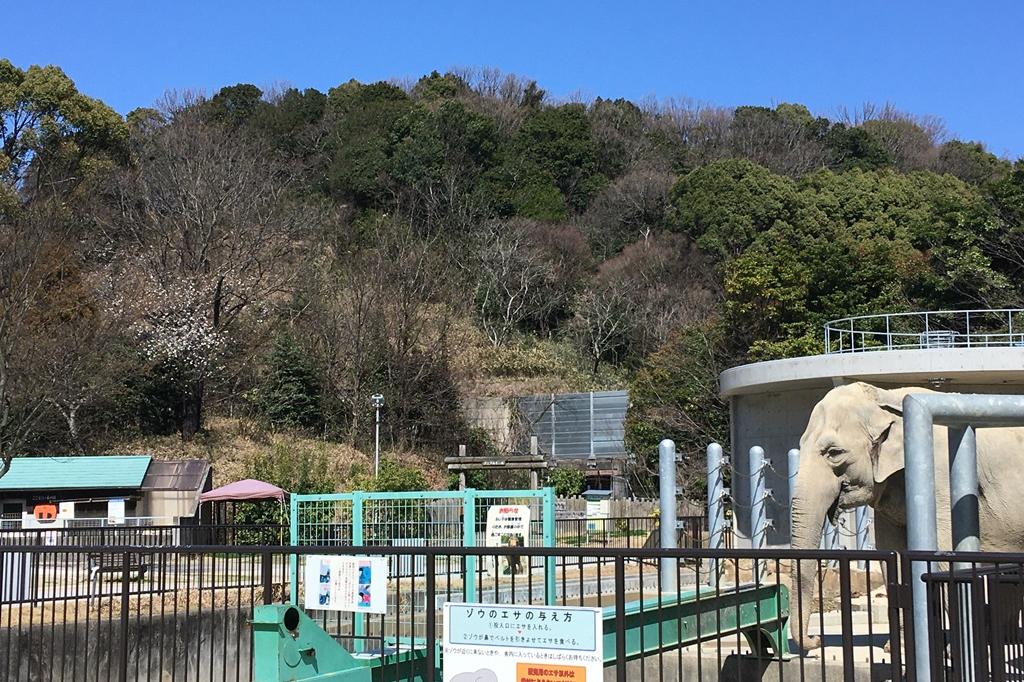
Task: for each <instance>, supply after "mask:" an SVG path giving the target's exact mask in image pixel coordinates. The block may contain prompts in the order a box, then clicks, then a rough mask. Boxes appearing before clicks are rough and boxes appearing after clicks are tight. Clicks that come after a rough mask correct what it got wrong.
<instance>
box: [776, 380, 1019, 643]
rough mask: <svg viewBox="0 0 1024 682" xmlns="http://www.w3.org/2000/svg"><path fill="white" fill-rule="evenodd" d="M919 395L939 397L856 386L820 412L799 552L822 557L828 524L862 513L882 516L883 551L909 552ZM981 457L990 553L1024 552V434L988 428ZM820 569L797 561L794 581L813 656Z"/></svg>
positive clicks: (795, 514) (939, 476) (944, 479)
mask: <svg viewBox="0 0 1024 682" xmlns="http://www.w3.org/2000/svg"><path fill="white" fill-rule="evenodd" d="M916 392H920V393H932V392H933V391H929V390H928V389H925V388H917V387H911V388H898V389H890V390H886V389H881V388H878V387H875V386H872V385H870V384H866V383H862V382H856V383H851V384H847V385H844V386H839V387H836V388H833V389H832V390H831V391H829V392H828V393H827V394H826V395H825V397H824V398H822V399H821V400H820V401H819V402H818V404H817V405H815V407H814V409H813V410H812V411H811V416H810V419H809V420H808V423H807V428H806V430H805V431H804V433H803V436H801V438H800V469H799V471H798V473H797V476H796V485H795V489H794V491H793V502H792V509H791V517H790V518H791V528H792V547H793V548H794V549H817V548H818V546H819V542H820V541H821V533H822V524H823V522H824V520H825V518H826V516H828V517H829V518H830V519H832V520H833V521H835V519H836V514H837V513H838V512H839V510H847V509H853V508H855V507H858V506H861V505H870V506H871V507H872V508H873V509H874V513H875V521H874V530H875V544H876V546H877V547H878V549H888V550H900V549H906V545H907V521H906V519H907V516H906V492H905V477H904V457H903V398H904V397H905V396H906V395H907V394H909V393H916ZM934 438H935V485H936V490H935V499H936V515H937V519H936V520H937V524H938V534H939V549H944V550H949V549H951V548H952V532H951V528H950V511H949V464H948V462H949V452H948V440H947V429H946V428H945V427H942V426H936V427H935V429H934ZM977 448H978V489H979V490H978V493H979V500H978V513H979V521H980V530H981V549H982V551H993V552H1002V551H1006V552H1015V551H1022V550H1024V505H1021V504H1020V495H1021V492H1020V491H1021V490H1024V466H1021V461H1022V459H1021V458H1022V457H1024V428H1020V427H1000V428H985V429H979V430H978V432H977ZM798 566H799V569H800V570H799V572H798V571H797V568H798ZM817 568H818V565H817V562H816V561H815V560H813V559H812V560H800V561H794V562H793V576H794V581H797V582H798V583H799V585H798V586H797V590H798V592H797V609H796V610H797V611H798V614H797V617H796V618H792V619H790V632H791V635H792V637H793V640H794V641H795V642H796V643H797V645H798V646H799V647H800V648H801V650H803V651H809V650H812V649H816V648H818V647H819V646H821V641H820V638H819V637H816V636H810V635H808V634H807V628H808V624H809V621H810V615H811V614H810V606H811V599H812V595H813V589H814V587H815V584H816V575H817ZM797 576H799V580H797Z"/></svg>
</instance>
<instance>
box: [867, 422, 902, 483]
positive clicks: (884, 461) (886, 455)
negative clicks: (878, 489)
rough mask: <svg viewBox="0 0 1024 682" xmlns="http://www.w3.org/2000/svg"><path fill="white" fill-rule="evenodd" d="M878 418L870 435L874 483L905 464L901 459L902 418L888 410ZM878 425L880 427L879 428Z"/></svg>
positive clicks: (879, 481)
mask: <svg viewBox="0 0 1024 682" xmlns="http://www.w3.org/2000/svg"><path fill="white" fill-rule="evenodd" d="M880 412H881V415H883V416H884V417H885V419H884V420H881V419H880V420H879V421H878V422H877V425H876V426H875V428H874V429H873V431H874V434H873V435H872V436H871V459H872V465H873V468H874V477H875V482H876V483H881V482H882V481H884V480H886V479H887V478H889V477H890V476H892V475H893V474H895V473H896V472H897V471H900V470H902V469H903V467H904V466H905V463H904V460H903V419H902V418H901V417H894V416H893V415H892V414H890V413H889V412H888V411H880ZM879 427H880V428H879Z"/></svg>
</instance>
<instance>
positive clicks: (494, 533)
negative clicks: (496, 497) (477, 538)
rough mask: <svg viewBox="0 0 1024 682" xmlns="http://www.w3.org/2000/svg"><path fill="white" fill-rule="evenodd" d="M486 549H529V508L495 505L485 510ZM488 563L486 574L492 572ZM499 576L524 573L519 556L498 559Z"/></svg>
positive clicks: (525, 567)
mask: <svg viewBox="0 0 1024 682" xmlns="http://www.w3.org/2000/svg"><path fill="white" fill-rule="evenodd" d="M484 544H485V546H487V547H529V546H530V508H529V507H528V506H526V505H522V504H496V505H493V506H491V507H489V508H488V509H487V538H486V540H485V542H484ZM487 563H488V572H489V573H491V572H493V571H492V569H493V567H494V565H495V564H494V563H493V562H487ZM497 567H498V572H499V573H500V574H501V575H517V574H519V573H524V572H526V570H527V568H528V566H525V565H524V561H523V558H522V557H521V556H516V555H512V556H503V557H500V558H499V559H498V563H497Z"/></svg>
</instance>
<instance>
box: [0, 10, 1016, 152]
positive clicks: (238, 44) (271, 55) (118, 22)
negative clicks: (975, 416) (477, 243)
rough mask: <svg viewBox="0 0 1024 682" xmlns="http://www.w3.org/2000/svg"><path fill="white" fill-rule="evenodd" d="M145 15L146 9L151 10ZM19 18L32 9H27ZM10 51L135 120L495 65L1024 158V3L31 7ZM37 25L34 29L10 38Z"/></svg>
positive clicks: (564, 81)
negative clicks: (276, 91) (164, 98)
mask: <svg viewBox="0 0 1024 682" xmlns="http://www.w3.org/2000/svg"><path fill="white" fill-rule="evenodd" d="M144 5H146V6H144ZM19 15H20V16H19ZM3 16H4V18H5V22H4V23H6V24H7V26H8V29H6V30H4V31H3V35H4V38H3V42H2V43H0V56H3V57H7V58H9V59H11V60H12V61H13V62H14V63H15V64H17V65H19V66H22V67H24V66H28V65H29V64H44V63H46V64H51V63H52V64H57V65H59V66H61V67H62V68H64V70H65V71H67V72H68V74H69V75H70V76H71V77H72V78H73V79H74V80H75V81H76V83H77V84H78V86H79V88H80V89H81V90H83V91H84V92H86V93H88V94H90V95H93V96H95V97H99V98H100V99H102V100H104V101H105V102H107V103H108V104H110V105H112V106H113V107H114V108H116V109H118V110H119V111H121V112H122V113H124V112H127V111H129V110H131V109H133V108H135V107H137V106H146V105H149V104H152V103H153V102H154V100H156V99H157V98H158V97H159V96H160V95H161V94H162V93H163V92H164V91H165V90H167V89H171V88H176V89H188V88H200V89H205V90H208V91H210V90H216V89H217V88H219V87H221V86H223V85H231V84H234V83H238V82H251V83H255V84H257V85H268V84H272V83H275V82H286V83H289V84H291V85H295V86H298V87H316V88H319V89H321V90H326V89H328V88H330V87H331V86H333V85H336V84H338V83H341V82H344V81H346V80H348V79H349V78H357V79H359V80H362V81H373V80H379V79H387V78H391V77H415V76H419V75H422V74H424V73H427V72H429V71H430V70H432V69H438V70H442V71H443V70H444V69H446V68H450V67H453V66H489V67H497V68H500V69H501V70H503V71H506V72H512V73H517V74H520V75H523V76H529V77H531V78H535V79H536V80H537V81H538V82H539V83H540V85H541V86H542V87H544V88H546V89H547V90H548V91H549V92H550V93H551V94H552V95H554V96H556V97H566V96H569V95H571V94H573V93H580V94H582V95H584V96H587V97H593V96H598V95H600V96H604V97H626V98H630V99H638V98H641V97H644V96H648V95H655V96H658V97H689V98H693V99H696V100H700V101H705V102H709V103H713V104H719V105H728V106H734V105H738V104H762V105H770V104H773V103H778V102H784V101H787V102H802V103H804V104H806V105H808V106H809V107H810V108H811V110H812V111H814V112H815V113H818V114H823V115H834V114H835V112H836V111H837V109H838V107H840V106H843V105H846V106H849V107H855V106H858V105H859V104H861V103H863V102H866V101H871V102H876V103H885V102H892V103H893V104H895V105H896V106H897V107H899V108H901V109H903V110H906V111H910V112H913V113H916V114H932V115H936V116H939V117H941V118H942V119H943V120H944V121H945V122H946V125H947V127H948V128H949V130H950V132H951V133H952V134H953V135H955V136H956V137H959V138H961V139H970V140H980V141H982V142H985V143H986V145H987V146H988V147H989V149H990V150H991V151H993V152H995V153H997V154H1000V155H1004V156H1008V157H1011V158H1016V157H1019V156H1024V125H1021V121H1022V113H1024V76H1022V73H1024V72H1022V66H1024V52H1022V50H1021V36H1022V35H1024V2H1020V1H1016V0H1014V1H1010V0H1006V1H991V2H950V1H945V0H932V1H931V2H917V1H916V0H915V1H904V0H887V1H885V2H882V1H877V0H865V1H859V2H850V1H849V0H847V1H846V2H837V1H836V2H834V1H831V0H818V1H817V2H804V1H802V0H800V1H787V0H777V1H776V2H767V1H765V0H761V1H760V2H747V1H745V0H736V1H732V2H730V1H728V0H717V1H714V2H683V1H679V2H637V1H635V0H634V2H616V3H611V2H608V3H603V2H600V0H591V2H575V1H568V0H563V1H558V0H549V1H548V2H533V1H530V0H516V1H514V2H503V3H499V2H486V1H485V0H477V1H476V2H461V1H459V2H443V1H441V0H435V1H434V2H427V1H420V2H381V1H378V2H373V3H369V2H367V3H354V2H343V1H342V0H335V1H334V2H327V1H323V2H302V1H294V2H260V1H259V0H250V1H249V2H235V1H234V0H205V1H203V2H192V1H190V0H178V1H177V2H161V3H145V2H141V1H138V0H137V1H136V2H105V1H104V0H96V1H94V2H89V3H85V2H80V1H71V0H68V1H67V2H46V1H40V2H32V3H16V4H15V5H14V6H12V7H8V8H6V9H5V10H4V11H3ZM10 27H21V29H22V30H10Z"/></svg>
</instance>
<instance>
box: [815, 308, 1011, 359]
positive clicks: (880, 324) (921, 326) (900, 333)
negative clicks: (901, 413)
mask: <svg viewBox="0 0 1024 682" xmlns="http://www.w3.org/2000/svg"><path fill="white" fill-rule="evenodd" d="M989 347H1017V348H1024V309H1020V308H1000V309H991V310H935V311H926V312H913V313H891V314H884V315H861V316H856V317H845V318H843V319H840V320H831V321H829V322H826V323H825V353H826V354H832V353H863V352H868V351H880V350H923V349H934V348H989Z"/></svg>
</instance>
